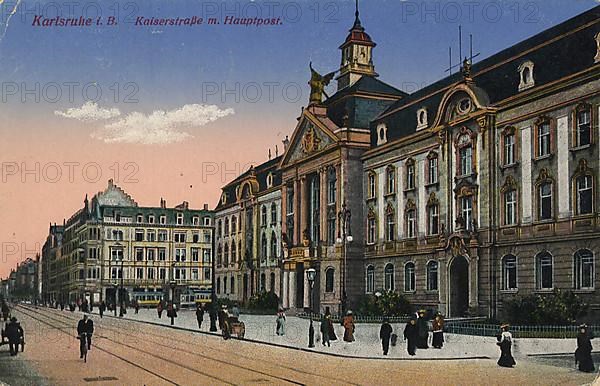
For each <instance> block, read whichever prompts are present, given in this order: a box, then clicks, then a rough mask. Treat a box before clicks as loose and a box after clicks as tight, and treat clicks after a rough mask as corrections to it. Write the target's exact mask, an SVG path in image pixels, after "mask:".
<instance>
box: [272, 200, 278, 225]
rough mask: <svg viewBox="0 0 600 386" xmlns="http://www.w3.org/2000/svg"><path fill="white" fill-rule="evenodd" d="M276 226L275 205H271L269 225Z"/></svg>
mask: <svg viewBox="0 0 600 386" xmlns="http://www.w3.org/2000/svg"><path fill="white" fill-rule="evenodd" d="M275 224H277V205H275V203H272V204H271V225H275Z"/></svg>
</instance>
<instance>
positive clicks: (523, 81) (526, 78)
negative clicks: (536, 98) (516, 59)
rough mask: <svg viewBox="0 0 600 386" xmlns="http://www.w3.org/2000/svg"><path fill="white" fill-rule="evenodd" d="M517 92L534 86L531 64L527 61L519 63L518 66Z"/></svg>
mask: <svg viewBox="0 0 600 386" xmlns="http://www.w3.org/2000/svg"><path fill="white" fill-rule="evenodd" d="M518 70H519V91H523V90H527V89H528V88H531V87H533V86H535V80H534V76H533V62H532V61H531V60H527V61H526V62H523V63H521V65H520V66H519V69H518Z"/></svg>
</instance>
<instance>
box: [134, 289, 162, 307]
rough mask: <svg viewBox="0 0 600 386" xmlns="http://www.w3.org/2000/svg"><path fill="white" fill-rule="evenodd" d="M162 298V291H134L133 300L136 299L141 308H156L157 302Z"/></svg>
mask: <svg viewBox="0 0 600 386" xmlns="http://www.w3.org/2000/svg"><path fill="white" fill-rule="evenodd" d="M162 299H163V293H162V292H134V293H133V300H134V301H136V302H137V303H138V304H139V305H140V307H141V308H156V307H157V306H158V303H160V301H161V300H162Z"/></svg>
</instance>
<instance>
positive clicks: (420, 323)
mask: <svg viewBox="0 0 600 386" xmlns="http://www.w3.org/2000/svg"><path fill="white" fill-rule="evenodd" d="M417 334H418V338H417V348H429V345H428V344H427V340H428V339H429V324H428V323H427V319H426V318H425V310H419V319H417Z"/></svg>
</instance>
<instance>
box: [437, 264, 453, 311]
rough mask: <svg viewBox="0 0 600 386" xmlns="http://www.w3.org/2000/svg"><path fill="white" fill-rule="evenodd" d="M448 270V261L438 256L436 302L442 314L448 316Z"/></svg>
mask: <svg viewBox="0 0 600 386" xmlns="http://www.w3.org/2000/svg"><path fill="white" fill-rule="evenodd" d="M449 272H450V267H449V266H448V261H447V260H446V259H445V258H443V256H439V259H438V302H439V310H440V312H441V313H442V314H444V315H446V316H448V302H449V299H450V297H449V294H448V279H449V278H448V274H449Z"/></svg>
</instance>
